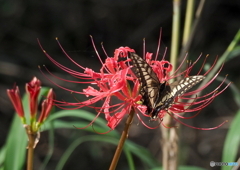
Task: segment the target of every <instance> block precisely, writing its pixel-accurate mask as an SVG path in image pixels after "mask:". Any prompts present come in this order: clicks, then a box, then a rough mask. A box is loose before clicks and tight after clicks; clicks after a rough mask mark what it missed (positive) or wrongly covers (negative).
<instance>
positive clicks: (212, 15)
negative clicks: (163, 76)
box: [0, 0, 240, 169]
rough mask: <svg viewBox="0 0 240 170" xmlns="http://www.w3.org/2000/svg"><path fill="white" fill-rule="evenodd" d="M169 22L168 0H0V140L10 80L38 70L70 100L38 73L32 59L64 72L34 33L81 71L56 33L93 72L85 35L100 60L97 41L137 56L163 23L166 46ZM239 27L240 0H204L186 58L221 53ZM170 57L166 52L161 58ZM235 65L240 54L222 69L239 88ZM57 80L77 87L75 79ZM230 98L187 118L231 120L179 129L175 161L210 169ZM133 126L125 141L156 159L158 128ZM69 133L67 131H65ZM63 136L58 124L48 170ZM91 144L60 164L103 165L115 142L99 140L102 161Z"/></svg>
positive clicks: (20, 80) (152, 45)
mask: <svg viewBox="0 0 240 170" xmlns="http://www.w3.org/2000/svg"><path fill="white" fill-rule="evenodd" d="M185 3H186V2H185V1H183V2H182V21H183V19H184V9H185ZM171 25H172V2H171V1H163V0H158V1H157V0H81V1H74V0H68V1H63V0H61V1H59V0H51V1H44V0H43V1H36V0H35V1H16V0H8V1H0V94H1V95H0V114H1V119H0V146H2V145H3V144H4V142H5V139H6V137H7V133H8V130H9V126H10V123H11V120H12V117H13V113H14V110H13V108H12V105H11V103H10V102H9V99H8V98H7V95H6V89H8V88H12V87H13V85H14V83H17V85H18V86H19V87H20V89H21V91H22V94H23V91H24V86H25V83H26V82H29V81H30V80H31V79H32V77H33V76H37V77H38V78H39V79H40V80H41V81H42V82H43V85H45V86H50V87H54V90H55V92H56V94H57V97H60V98H61V97H62V96H64V100H68V99H69V100H71V98H72V96H71V95H69V93H66V92H64V91H63V90H61V89H59V88H57V87H55V86H54V85H52V84H51V83H50V82H49V81H47V80H46V78H44V77H43V75H42V74H41V73H40V71H39V69H38V65H43V64H45V65H47V67H48V68H49V69H50V70H51V71H52V72H53V73H57V74H58V75H62V76H65V73H64V72H62V71H60V70H59V69H58V68H57V67H56V66H54V65H53V64H52V63H51V62H50V61H49V60H48V59H47V57H45V55H44V54H43V52H42V51H41V49H40V47H39V45H38V43H37V38H39V39H40V41H41V43H42V45H43V47H44V49H45V50H47V52H48V53H49V54H50V55H51V56H52V57H53V58H54V59H56V60H57V61H58V62H60V63H62V64H64V65H66V66H67V67H71V68H73V69H76V70H77V71H81V69H79V68H77V67H76V66H74V65H73V64H72V63H70V62H69V61H68V60H67V58H66V57H65V56H64V54H62V52H61V50H60V48H59V46H58V45H57V43H56V41H55V37H58V38H59V40H60V42H61V44H62V45H63V47H64V49H65V50H66V51H67V52H68V53H69V55H70V56H71V57H72V58H73V59H74V60H76V61H77V62H78V63H79V64H81V65H82V66H84V67H89V68H93V69H95V70H96V71H97V70H98V69H99V68H100V66H101V65H100V63H99V61H98V58H97V56H96V54H95V52H94V50H93V47H92V44H91V40H90V37H89V35H92V36H93V38H94V41H95V44H96V46H97V48H98V49H99V53H100V54H101V57H102V59H105V55H102V54H103V53H102V50H101V45H100V44H101V42H104V47H105V50H106V51H107V53H108V54H109V55H110V56H112V55H113V52H114V50H115V49H116V48H118V47H120V46H129V47H131V48H134V49H135V50H136V51H137V52H138V53H139V54H142V39H143V38H146V45H147V51H149V52H155V51H156V47H157V42H158V38H159V30H160V28H162V29H163V33H162V44H163V46H162V47H163V49H164V48H165V47H168V48H170V42H171ZM182 26H183V23H182ZM239 26H240V2H239V1H237V0H235V1H233V0H232V1H226V0H211V1H206V3H205V6H204V9H203V13H202V16H201V19H200V22H199V24H198V27H197V30H196V34H195V36H194V40H193V43H192V45H191V48H190V50H189V57H190V58H193V59H194V58H196V57H197V56H199V54H200V53H201V52H202V53H203V55H206V54H210V57H211V58H212V59H214V58H215V56H216V55H219V56H221V54H223V52H224V51H225V49H226V48H227V46H228V45H229V43H230V42H231V40H232V39H233V37H234V35H235V34H236V32H237V31H238V29H239ZM161 53H163V51H161ZM160 55H161V54H160ZM168 57H169V52H168V54H167V59H168ZM211 58H210V59H211ZM239 65H240V60H239V57H236V58H235V59H232V60H230V61H228V62H227V63H226V64H225V66H224V69H223V71H222V72H221V74H220V75H221V76H222V77H224V76H225V75H226V74H229V77H228V78H229V79H230V80H231V81H233V82H234V83H235V85H236V86H237V87H239V83H240V82H239ZM58 83H60V84H61V85H64V86H65V87H68V88H72V89H75V90H78V91H81V86H79V85H76V84H70V83H67V84H66V83H64V82H58ZM209 91H211V89H210V90H209ZM232 98H233V96H232V94H231V90H229V89H227V90H226V91H225V92H224V93H223V94H221V95H220V96H219V97H217V99H216V100H215V101H214V102H213V103H212V104H211V105H210V106H208V107H207V108H205V109H204V110H203V111H202V112H201V114H200V115H199V116H198V117H197V118H195V119H192V120H187V121H185V122H186V123H188V124H191V125H194V126H196V127H213V126H216V125H218V124H220V123H221V122H223V121H224V120H229V123H227V124H226V125H224V126H223V127H221V128H219V129H217V130H213V131H201V130H194V129H191V128H188V127H183V128H182V130H181V136H180V138H181V149H182V150H181V152H180V155H179V156H180V158H181V161H180V163H181V164H184V165H194V166H201V167H204V168H207V169H209V162H210V161H216V162H219V161H221V155H222V149H223V143H224V139H225V136H226V132H227V130H228V127H229V125H230V123H231V120H232V119H233V117H234V114H235V113H236V111H237V109H238V108H237V105H236V103H234V100H233V99H232ZM121 128H122V127H121V126H120V127H119V131H121ZM133 129H134V130H135V131H134V132H132V131H131V133H130V137H129V138H130V140H133V141H134V142H136V143H137V144H140V145H142V146H144V147H146V148H149V150H150V151H151V152H152V153H153V155H154V156H155V157H156V158H160V157H161V156H160V155H161V150H160V149H159V140H160V135H159V133H160V132H159V131H158V130H154V131H153V130H150V129H147V128H145V127H142V126H136V128H133ZM74 130H75V129H73V131H74ZM79 131H81V130H79ZM71 132H72V131H68V133H71ZM75 133H76V132H75ZM63 134H64V130H63V131H57V133H56V139H57V140H56V148H55V150H54V155H53V158H52V159H51V161H50V164H49V168H50V169H54V167H55V166H54V165H55V163H56V162H57V161H58V160H59V158H60V156H61V153H63V152H64V150H65V149H66V147H67V146H68V144H69V143H68V140H67V139H66V138H67V137H66V135H65V136H64V135H63ZM131 135H132V136H131ZM43 136H44V134H43ZM41 140H42V141H41V142H40V144H39V147H40V148H42V149H37V153H36V158H35V161H36V163H35V165H36V166H38V165H39V164H41V161H42V159H43V158H44V153H45V152H43V150H44V149H43V148H44V146H45V145H46V144H47V137H45V138H44V137H43V139H41ZM93 145H95V144H94V143H90V144H85V145H83V146H82V147H81V146H80V147H79V149H78V150H77V151H75V153H74V156H72V157H71V158H70V160H69V162H68V163H67V165H66V167H65V168H66V169H69V168H70V169H74V168H75V169H80V167H81V168H82V169H107V168H108V166H109V162H110V161H111V157H112V154H113V152H114V149H115V147H114V146H112V147H111V148H110V149H109V148H107V149H106V148H104V147H106V146H104V145H102V146H101V149H102V150H101V151H102V152H104V155H107V157H105V159H102V157H101V156H99V157H98V156H95V157H93V155H94V154H92V153H91V154H89V151H88V149H89V148H92V146H93ZM84 146H85V147H84ZM83 148H85V149H83ZM86 148H88V149H86ZM95 149H96V148H95ZM93 153H94V152H93ZM99 155H100V154H99ZM233 161H235V160H233ZM136 162H138V160H136ZM119 166H120V167H122V168H123V169H124V167H125V166H126V161H125V160H124V159H122V162H120V165H119ZM125 169H126V167H125ZM138 169H141V163H139V167H138ZM216 169H217V168H216Z"/></svg>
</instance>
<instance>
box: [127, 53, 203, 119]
mask: <svg viewBox="0 0 240 170" xmlns="http://www.w3.org/2000/svg"><path fill="white" fill-rule="evenodd" d="M128 57H129V58H130V59H131V60H132V64H133V67H134V69H133V72H134V74H135V75H136V77H137V78H138V81H139V82H140V94H141V96H142V102H143V105H145V106H146V107H147V114H148V115H150V117H151V118H152V119H156V118H157V117H158V114H159V112H160V111H161V110H167V109H168V108H169V107H171V105H172V104H173V103H174V100H175V98H176V97H177V96H180V95H182V94H183V93H185V92H186V91H187V90H189V89H190V88H192V87H193V86H194V85H196V84H197V83H199V82H200V81H202V80H203V79H204V78H205V77H204V76H202V75H195V76H188V77H185V78H183V79H181V80H178V81H175V82H173V83H171V84H169V83H168V82H167V81H164V82H160V80H159V79H158V77H157V75H156V73H155V72H154V71H153V69H152V67H151V66H150V65H149V64H148V63H147V62H146V61H145V60H144V59H143V58H142V57H140V56H139V55H137V54H136V53H134V52H129V53H128ZM166 67H167V66H166Z"/></svg>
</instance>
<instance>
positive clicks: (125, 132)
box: [109, 110, 134, 170]
mask: <svg viewBox="0 0 240 170" xmlns="http://www.w3.org/2000/svg"><path fill="white" fill-rule="evenodd" d="M133 117H134V110H131V112H130V114H129V116H128V118H127V121H126V125H125V127H124V130H123V132H122V135H121V138H120V140H119V143H118V146H117V149H116V151H115V154H114V157H113V159H112V162H111V165H110V167H109V170H115V168H116V166H117V163H118V160H119V158H120V155H121V153H122V149H123V145H124V143H125V141H126V139H127V137H128V132H129V128H130V125H131V124H132V120H133Z"/></svg>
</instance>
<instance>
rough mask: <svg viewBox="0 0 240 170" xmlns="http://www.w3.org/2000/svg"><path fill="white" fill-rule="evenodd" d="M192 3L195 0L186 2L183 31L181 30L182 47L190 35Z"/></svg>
mask: <svg viewBox="0 0 240 170" xmlns="http://www.w3.org/2000/svg"><path fill="white" fill-rule="evenodd" d="M194 3H195V0H188V1H187V10H186V15H185V23H184V29H183V41H182V46H185V45H186V43H187V41H188V39H189V35H190V33H191V28H192V20H193V11H194Z"/></svg>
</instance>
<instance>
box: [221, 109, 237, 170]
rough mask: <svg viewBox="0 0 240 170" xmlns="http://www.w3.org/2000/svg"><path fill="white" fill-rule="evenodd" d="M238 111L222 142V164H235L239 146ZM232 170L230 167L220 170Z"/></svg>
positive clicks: (223, 167)
mask: <svg viewBox="0 0 240 170" xmlns="http://www.w3.org/2000/svg"><path fill="white" fill-rule="evenodd" d="M239 128H240V110H239V111H238V112H237V114H236V116H235V118H234V119H233V121H232V123H231V125H230V128H229V130H228V133H227V137H226V139H225V142H224V147H223V156H222V162H236V161H237V153H238V150H239V144H240V134H239ZM229 169H232V167H230V166H222V170H229Z"/></svg>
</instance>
